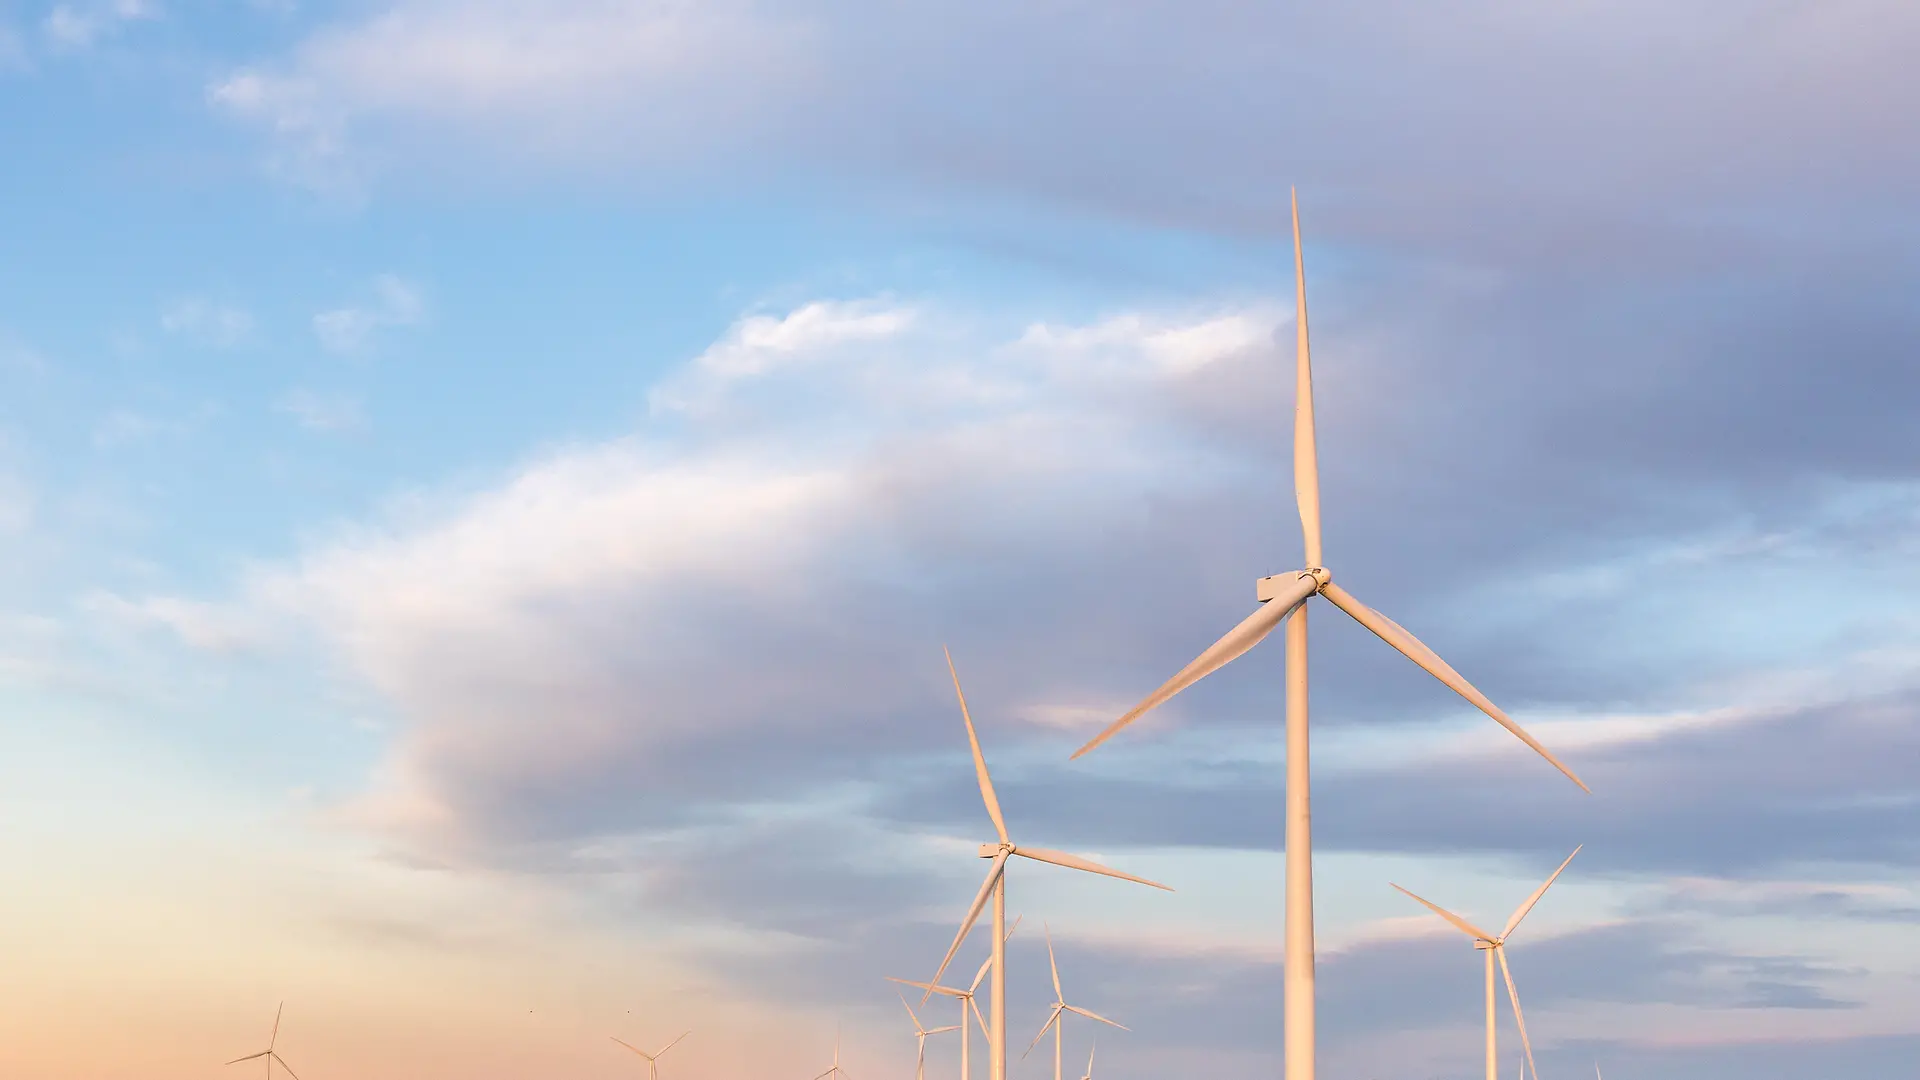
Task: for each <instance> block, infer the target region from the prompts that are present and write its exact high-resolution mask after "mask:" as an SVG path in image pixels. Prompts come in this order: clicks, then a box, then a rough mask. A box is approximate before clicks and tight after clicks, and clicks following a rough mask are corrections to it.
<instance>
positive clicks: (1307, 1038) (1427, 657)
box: [995, 196, 1587, 1080]
mask: <svg viewBox="0 0 1920 1080" xmlns="http://www.w3.org/2000/svg"><path fill="white" fill-rule="evenodd" d="M1293 271H1294V301H1295V315H1294V328H1295V337H1294V345H1295V372H1294V403H1293V492H1294V499H1295V501H1296V503H1297V504H1298V506H1299V509H1300V531H1301V534H1302V537H1303V540H1304V542H1305V547H1306V560H1305V561H1306V566H1305V567H1304V568H1303V569H1300V570H1296V571H1292V572H1290V573H1285V574H1275V575H1273V576H1271V577H1264V578H1261V579H1260V580H1259V581H1258V582H1257V583H1256V585H1255V589H1254V592H1255V598H1256V599H1257V600H1259V602H1260V604H1261V606H1260V607H1259V608H1256V609H1255V610H1254V613H1253V614H1251V615H1249V616H1247V617H1246V618H1245V619H1243V620H1241V622H1240V625H1238V626H1236V627H1234V628H1233V629H1232V630H1229V631H1227V633H1226V636H1225V637H1222V638H1221V639H1220V640H1219V641H1216V642H1214V643H1213V644H1212V645H1210V646H1208V647H1207V650H1206V651H1205V652H1203V653H1201V654H1200V656H1199V657H1198V658H1197V659H1195V660H1194V661H1193V662H1192V663H1191V664H1188V665H1187V666H1186V667H1184V668H1181V669H1180V671H1179V673H1178V674H1176V675H1175V676H1174V677H1173V678H1171V679H1168V680H1167V681H1166V682H1165V683H1163V684H1162V685H1161V686H1160V688H1159V689H1158V690H1155V691H1154V692H1153V693H1151V694H1148V695H1147V696H1146V698H1145V699H1144V700H1142V701H1141V702H1140V704H1138V705H1135V706H1134V707H1133V709H1132V710H1131V711H1129V712H1128V713H1127V714H1126V715H1125V716H1122V717H1121V718H1120V719H1118V720H1115V721H1114V722H1113V723H1112V724H1110V725H1108V727H1107V729H1106V730H1105V731H1102V732H1101V733H1100V734H1099V735H1096V736H1094V738H1093V740H1092V741H1090V742H1088V743H1087V744H1086V745H1085V746H1082V747H1081V748H1080V749H1078V750H1076V751H1074V752H1073V756H1074V757H1076V758H1077V757H1079V756H1080V755H1082V754H1084V753H1086V752H1087V751H1089V750H1092V749H1093V748H1094V747H1096V746H1099V745H1100V744H1101V743H1103V742H1106V741H1107V740H1108V739H1110V738H1112V737H1113V735H1114V734H1115V733H1116V732H1118V731H1119V730H1120V729H1121V728H1124V727H1126V726H1127V725H1128V724H1131V723H1133V722H1134V721H1135V720H1138V719H1139V718H1140V717H1141V716H1142V715H1144V714H1145V713H1146V712H1147V711H1148V710H1150V709H1152V708H1154V707H1156V706H1158V705H1161V704H1163V703H1164V702H1166V701H1167V700H1168V699H1169V698H1171V697H1173V696H1174V695H1175V694H1178V693H1179V692H1180V691H1182V690H1185V689H1186V688H1187V687H1189V686H1192V685H1193V684H1194V683H1196V682H1199V681H1200V680H1201V679H1202V678H1204V677H1206V676H1207V675H1209V674H1212V673H1213V672H1215V671H1218V670H1219V669H1220V668H1222V667H1224V666H1226V664H1227V663H1229V662H1230V661H1232V660H1234V659H1235V658H1237V657H1239V656H1240V655H1241V654H1242V653H1244V652H1246V651H1247V650H1248V649H1251V648H1253V647H1254V646H1255V645H1257V644H1259V643H1260V641H1261V639H1263V638H1265V637H1266V636H1267V635H1268V634H1270V633H1272V632H1273V629H1274V627H1276V626H1279V625H1280V623H1281V622H1282V621H1283V620H1284V621H1285V622H1286V624H1287V832H1286V860H1287V861H1286V866H1287V872H1286V874H1287V876H1286V882H1287V884H1286V936H1285V960H1284V975H1283V978H1284V990H1285V1004H1284V1006H1283V1013H1284V1028H1285V1062H1286V1064H1285V1076H1286V1080H1313V1061H1314V1003H1313V829H1312V823H1311V821H1312V819H1311V817H1310V815H1309V813H1308V806H1309V799H1308V780H1309V773H1310V770H1309V769H1308V762H1307V610H1306V607H1305V604H1306V602H1307V600H1308V599H1310V598H1311V597H1313V596H1315V595H1319V596H1324V597H1326V598H1327V600H1329V601H1331V602H1332V603H1333V605H1334V606H1335V607H1337V608H1339V609H1340V610H1342V611H1344V612H1346V613H1347V614H1348V615H1350V616H1352V617H1353V618H1354V620H1355V621H1357V622H1359V623H1360V625H1362V626H1364V627H1366V628H1367V629H1368V630H1371V631H1373V632H1374V634H1376V635H1378V636H1379V638H1380V639H1381V640H1382V641H1385V642H1386V643H1387V644H1389V645H1391V646H1393V647H1394V648H1395V649H1398V650H1399V651H1400V652H1401V654H1403V655H1404V656H1406V658H1407V659H1409V660H1411V661H1413V662H1414V663H1416V664H1418V665H1420V667H1422V668H1424V669H1426V671H1427V672H1429V673H1430V674H1432V675H1433V676H1434V677H1435V678H1437V679H1439V680H1440V681H1441V682H1443V683H1445V684H1447V686H1449V687H1451V688H1452V689H1453V691H1454V692H1455V693H1457V694H1459V695H1460V696H1461V697H1464V698H1466V699H1467V700H1468V701H1470V702H1472V703H1473V705H1474V707H1475V708H1477V709H1479V710H1480V711H1481V712H1484V713H1486V714H1487V715H1488V716H1490V717H1492V718H1493V719H1494V720H1495V721H1496V722H1498V723H1499V724H1500V725H1501V726H1502V727H1504V728H1506V729H1507V730H1508V731H1511V732H1513V734H1514V735H1516V736H1518V737H1519V739H1520V741H1521V742H1524V743H1526V744H1527V745H1528V746H1530V747H1532V748H1533V749H1534V751H1535V752H1536V753H1538V754H1539V755H1540V756H1541V757H1544V758H1546V759H1547V760H1548V761H1549V762H1551V763H1552V764H1553V766H1554V768H1557V769H1559V770H1560V771H1561V772H1563V773H1566V774H1567V778H1568V779H1570V780H1572V781H1573V782H1574V783H1576V784H1579V785H1580V787H1581V788H1582V789H1583V790H1585V789H1586V786H1587V785H1586V784H1585V783H1584V782H1582V781H1581V779H1580V778H1579V777H1578V776H1575V775H1574V774H1573V770H1571V769H1569V768H1567V767H1566V766H1565V765H1563V764H1561V763H1560V760H1559V759H1558V758H1556V757H1554V756H1553V755H1552V754H1551V753H1549V752H1548V751H1547V748H1546V747H1544V746H1541V745H1540V743H1539V742H1538V741H1537V740H1535V739H1534V737H1533V736H1531V735H1529V734H1527V733H1526V731H1524V730H1523V729H1522V728H1521V727H1520V725H1519V724H1516V723H1514V722H1513V720H1512V719H1510V718H1509V717H1508V716H1507V714H1506V713H1504V712H1501V711H1500V709H1499V708H1498V707H1497V706H1495V705H1494V703H1493V702H1491V701H1489V700H1487V697H1486V695H1485V694H1482V693H1481V692H1480V691H1479V690H1477V689H1475V688H1474V686H1473V684H1471V683H1469V682H1467V680H1466V679H1464V678H1462V677H1461V675H1460V673H1459V672H1457V671H1455V670H1453V668H1452V667H1449V666H1448V665H1447V662H1446V661H1445V660H1442V659H1440V657H1439V655H1438V654H1437V653H1435V652H1434V651H1433V650H1432V649H1429V648H1428V647H1427V646H1426V645H1424V644H1422V643H1421V642H1420V640H1419V639H1418V638H1416V637H1414V636H1413V635H1412V634H1410V633H1408V632H1407V631H1406V630H1405V629H1404V628H1402V627H1401V626H1400V624H1399V623H1396V622H1394V621H1393V620H1392V619H1389V618H1387V617H1386V616H1385V615H1382V614H1380V613H1379V612H1377V611H1375V610H1373V609H1372V608H1370V607H1368V606H1367V605H1365V604H1363V603H1361V602H1360V601H1359V600H1358V599H1356V598H1354V596H1353V594H1351V593H1349V592H1347V591H1346V590H1345V589H1343V588H1341V587H1340V586H1338V585H1336V584H1334V581H1333V575H1332V574H1331V573H1329V572H1328V571H1327V569H1326V566H1325V563H1324V561H1323V560H1322V558H1321V554H1320V464H1319V458H1318V453H1319V451H1318V449H1317V446H1316V443H1315V441H1314V429H1313V371H1312V363H1311V361H1310V360H1309V358H1308V348H1307V275H1306V266H1305V262H1304V261H1303V259H1302V256H1301V252H1300V201H1299V199H1298V197H1297V196H1296V197H1295V198H1294V200H1293ZM995 1080H999V1078H998V1077H995Z"/></svg>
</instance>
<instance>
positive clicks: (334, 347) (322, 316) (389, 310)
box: [313, 274, 426, 353]
mask: <svg viewBox="0 0 1920 1080" xmlns="http://www.w3.org/2000/svg"><path fill="white" fill-rule="evenodd" d="M373 285H374V300H373V302H372V303H371V304H367V305H361V306H350V307H342V308H334V309H333V310H331V311H323V312H320V313H319V314H317V315H315V316H314V317H313V333H314V336H315V337H317V338H319V339H320V344H321V346H323V347H324V348H326V349H327V350H329V351H331V352H337V353H357V352H362V351H364V350H366V349H367V348H368V347H370V346H371V345H372V344H373V339H374V334H375V332H376V331H378V330H380V329H383V328H386V327H398V326H413V325H415V324H417V323H419V322H420V321H421V319H422V318H424V317H425V314H426V306H425V304H424V303H423V302H422V301H421V299H420V290H419V289H418V288H416V287H415V286H413V285H412V284H410V283H408V282H407V281H405V280H403V279H401V278H399V277H396V276H394V275H392V274H382V275H381V276H380V277H378V278H375V279H374V283H373Z"/></svg>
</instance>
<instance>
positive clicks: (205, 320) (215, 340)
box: [160, 298, 253, 349]
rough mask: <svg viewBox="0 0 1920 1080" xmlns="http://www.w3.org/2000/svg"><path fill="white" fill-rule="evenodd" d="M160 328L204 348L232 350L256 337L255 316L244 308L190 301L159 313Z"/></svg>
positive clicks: (169, 307) (179, 303)
mask: <svg viewBox="0 0 1920 1080" xmlns="http://www.w3.org/2000/svg"><path fill="white" fill-rule="evenodd" d="M160 328H161V329H162V330H165V331H166V332H167V333H169V334H178V335H180V336H182V337H185V338H188V339H190V340H193V341H197V342H199V343H201V344H203V345H209V346H212V347H214V348H220V349H230V348H233V347H234V346H236V345H240V344H243V343H244V342H246V341H247V340H248V339H249V338H251V337H252V336H253V316H252V315H251V314H249V313H248V312H247V311H246V310H245V309H244V308H239V307H233V306H231V305H227V304H220V303H215V302H213V301H211V300H205V299H200V298H189V299H185V300H180V301H176V302H175V303H173V304H171V305H169V306H168V307H167V309H166V310H165V311H162V312H161V313H160Z"/></svg>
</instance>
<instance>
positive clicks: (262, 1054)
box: [227, 1050, 273, 1065]
mask: <svg viewBox="0 0 1920 1080" xmlns="http://www.w3.org/2000/svg"><path fill="white" fill-rule="evenodd" d="M272 1052H273V1051H271V1050H262V1051H260V1052H259V1053H257V1054H248V1055H247V1056H246V1057H242V1058H234V1059H233V1060H232V1061H229V1062H227V1064H229V1065H238V1064H240V1063H241V1062H243V1061H258V1060H259V1059H261V1058H263V1057H266V1056H267V1055H268V1054H270V1053H272Z"/></svg>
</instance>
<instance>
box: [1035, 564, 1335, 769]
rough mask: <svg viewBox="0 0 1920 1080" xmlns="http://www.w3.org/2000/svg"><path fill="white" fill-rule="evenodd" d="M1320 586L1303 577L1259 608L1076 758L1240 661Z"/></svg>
mask: <svg viewBox="0 0 1920 1080" xmlns="http://www.w3.org/2000/svg"><path fill="white" fill-rule="evenodd" d="M1319 587H1320V583H1319V582H1318V581H1317V580H1315V579H1314V578H1312V577H1311V576H1302V577H1301V578H1299V579H1298V580H1297V581H1296V582H1295V584H1294V586H1293V587H1292V588H1291V589H1289V590H1288V591H1286V592H1284V593H1282V594H1280V595H1278V596H1275V597H1274V598H1273V599H1271V600H1268V601H1267V602H1266V603H1264V604H1262V605H1260V606H1259V607H1258V608H1255V609H1254V612H1253V614H1251V615H1248V616H1247V617H1246V618H1244V619H1242V620H1240V624H1239V625H1238V626H1235V627H1234V628H1233V629H1231V630H1229V631H1227V632H1226V633H1225V634H1224V635H1222V636H1221V638H1220V640H1218V641H1216V642H1214V643H1213V644H1212V645H1209V646H1207V649H1206V651H1205V652H1203V653H1201V654H1200V655H1199V656H1198V657H1195V658H1194V661H1193V662H1192V663H1190V664H1188V665H1187V666H1186V667H1184V668H1181V669H1180V671H1179V673H1178V674H1176V675H1174V677H1173V678H1171V679H1168V680H1167V681H1166V682H1164V683H1162V684H1160V688H1159V689H1158V690H1155V691H1154V692H1153V693H1151V694H1148V695H1147V696H1146V698H1145V699H1143V700H1142V701H1141V702H1140V704H1138V705H1135V706H1134V707H1133V708H1132V709H1131V710H1129V711H1128V712H1127V714H1126V715H1125V716H1122V717H1121V718H1120V719H1118V720H1115V721H1114V722H1113V723H1111V724H1108V725H1107V729H1106V730H1105V731H1102V732H1101V733H1100V734H1098V735H1095V736H1094V737H1093V738H1092V739H1091V740H1089V741H1088V742H1087V744H1086V745H1085V746H1082V747H1081V748H1080V749H1078V750H1075V751H1074V752H1073V757H1075V758H1077V757H1079V756H1080V755H1082V754H1085V753H1087V752H1088V751H1090V750H1092V749H1093V748H1095V747H1097V746H1099V745H1100V744H1101V743H1103V742H1106V741H1107V740H1108V739H1111V738H1113V736H1114V735H1116V734H1118V733H1119V732H1120V730H1121V729H1122V728H1124V727H1126V726H1127V725H1128V724H1131V723H1133V722H1134V721H1135V720H1138V719H1139V718H1140V717H1142V716H1145V715H1146V714H1147V713H1148V712H1149V711H1151V710H1153V709H1155V708H1158V707H1159V706H1160V705H1163V704H1165V703H1166V702H1167V701H1168V700H1169V699H1170V698H1172V697H1173V696H1174V695H1175V694H1178V693H1179V692H1180V691H1182V690H1185V689H1186V688H1187V687H1189V686H1192V685H1193V684H1194V683H1197V682H1199V681H1200V680H1201V679H1204V678H1206V677H1207V676H1208V675H1211V674H1213V673H1214V672H1216V671H1218V670H1220V669H1221V668H1223V667H1225V666H1227V665H1228V664H1229V663H1232V662H1233V661H1234V660H1236V659H1238V658H1239V657H1240V655H1241V654H1242V653H1245V652H1246V651H1247V650H1248V649H1251V648H1253V647H1254V646H1255V645H1258V644H1260V641H1261V639H1262V638H1265V637H1266V636H1267V635H1268V634H1270V633H1272V632H1273V628H1274V627H1276V626H1278V625H1280V621H1281V620H1282V619H1284V618H1286V617H1287V616H1288V615H1289V614H1291V613H1292V611H1293V609H1294V608H1296V607H1299V606H1300V604H1301V602H1302V601H1304V600H1305V599H1306V598H1307V597H1309V596H1312V595H1313V593H1314V590H1316V589H1318V588H1319Z"/></svg>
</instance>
